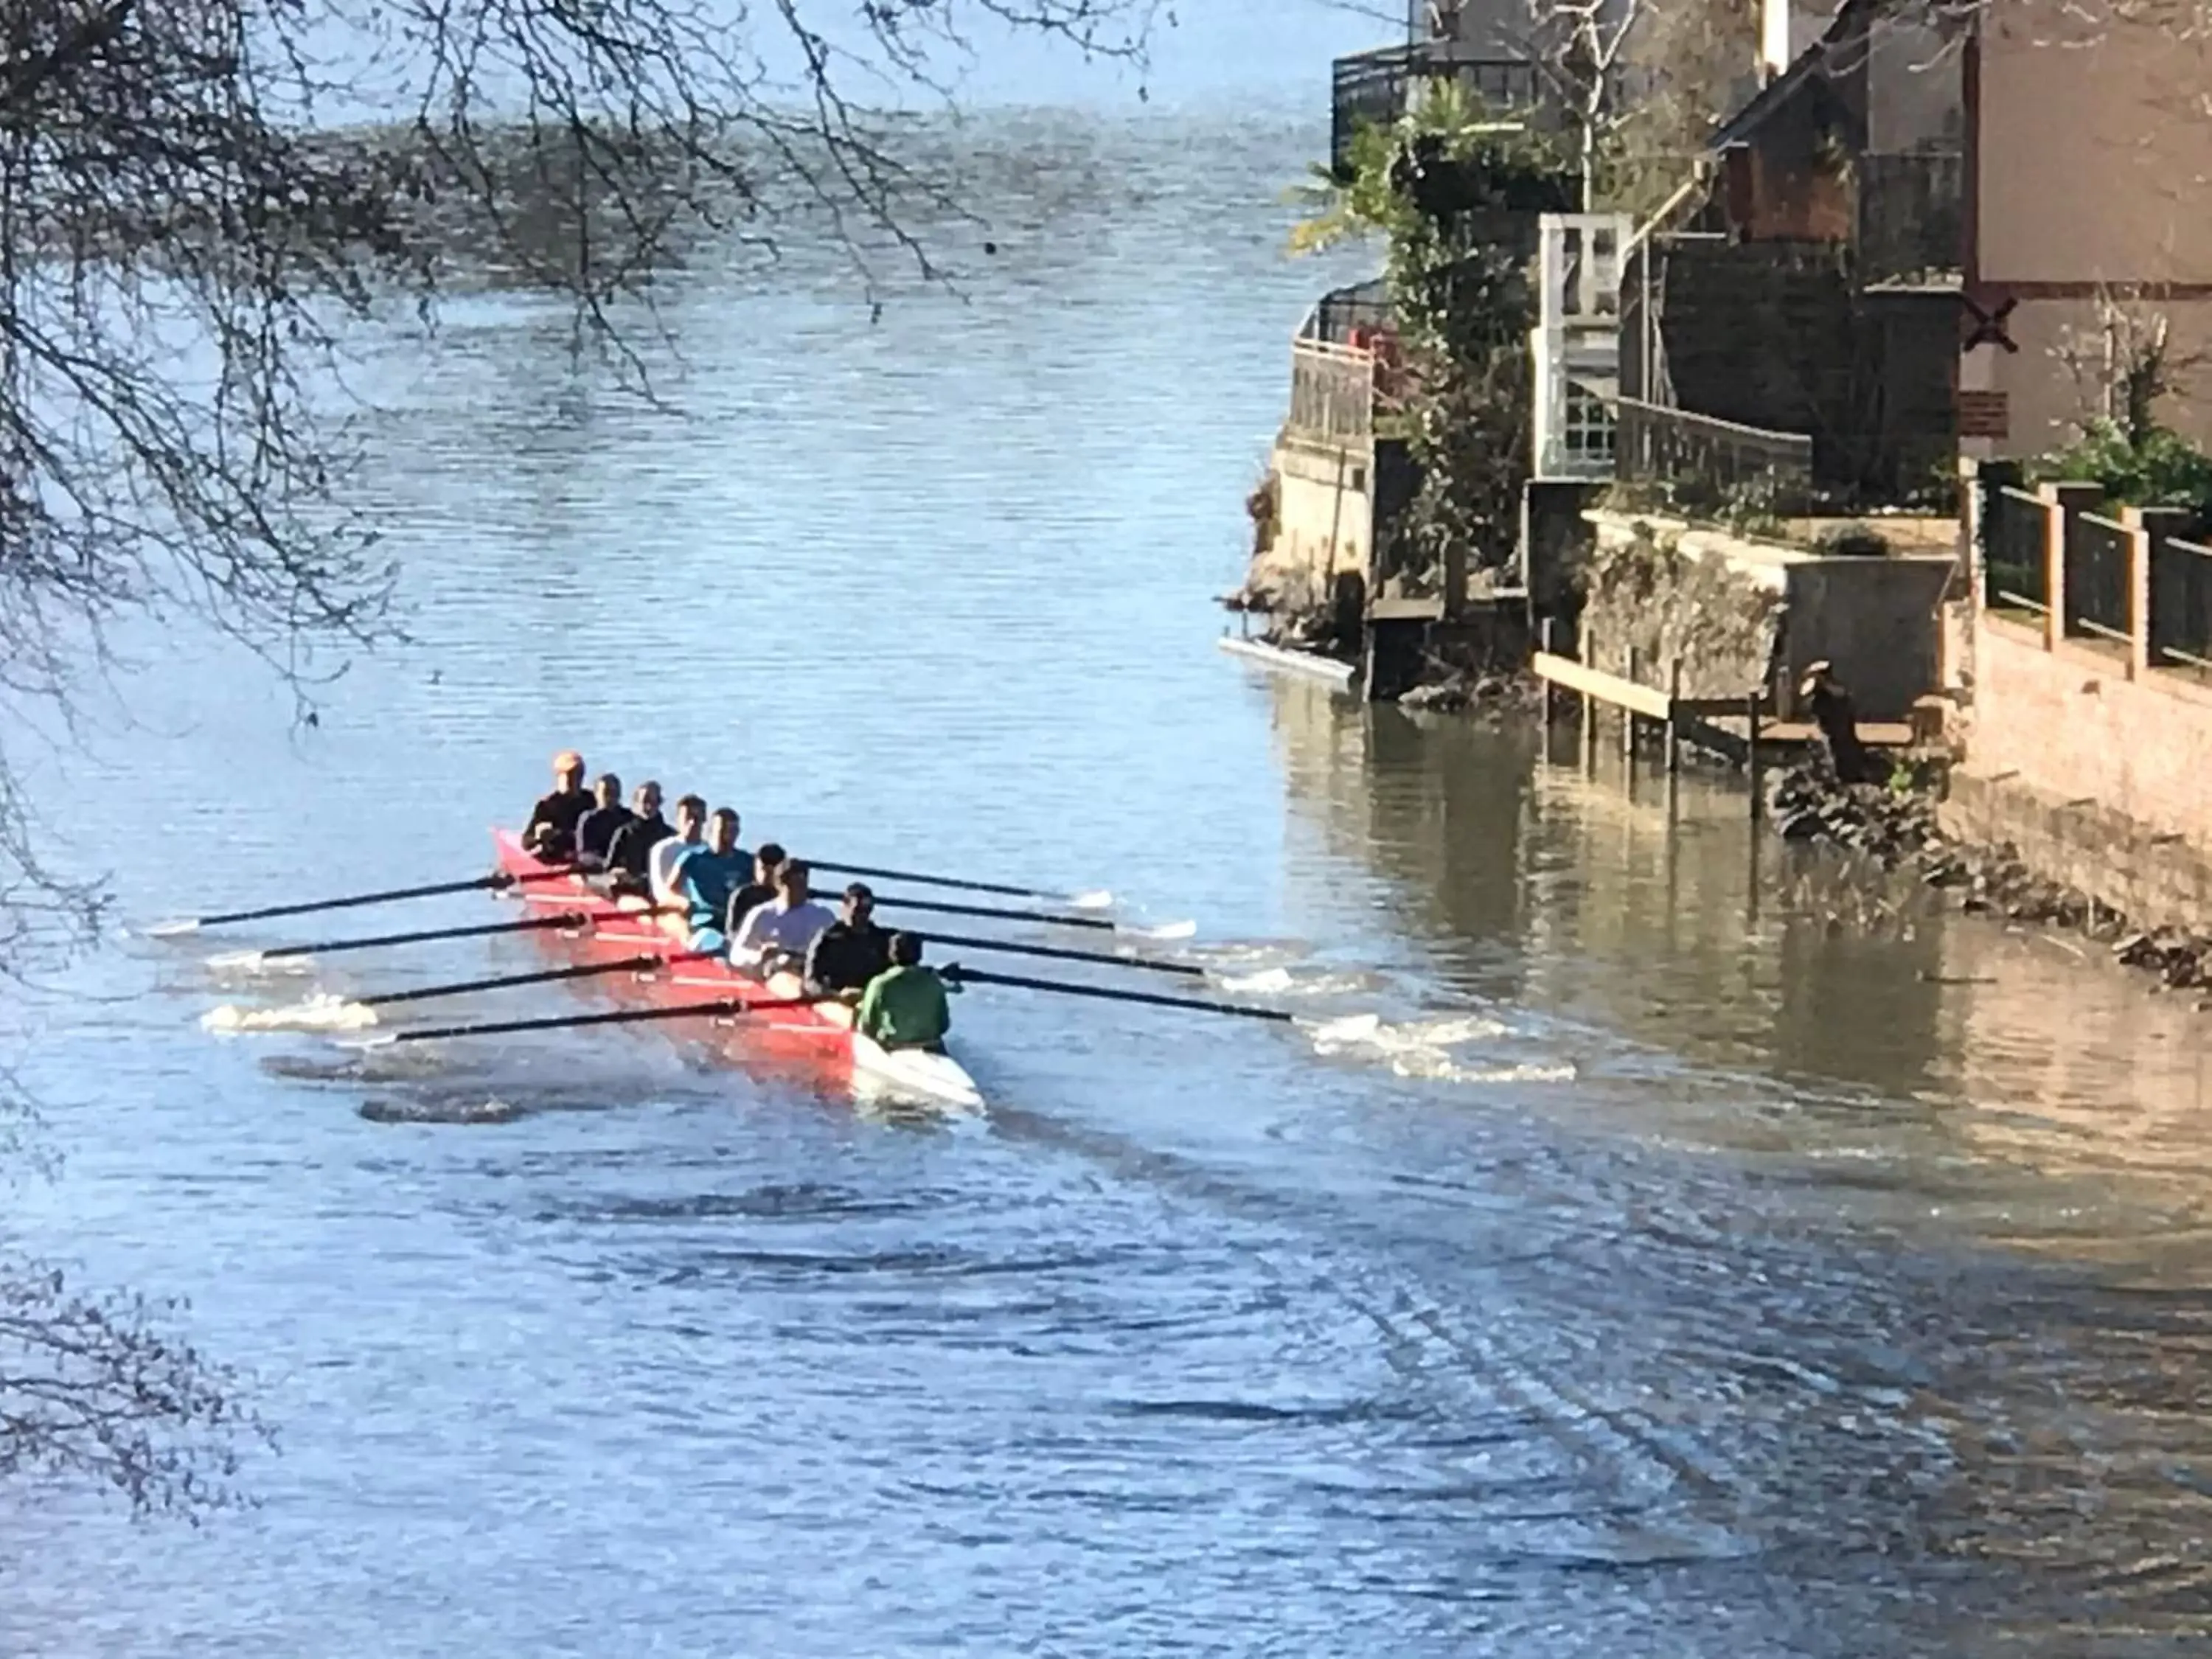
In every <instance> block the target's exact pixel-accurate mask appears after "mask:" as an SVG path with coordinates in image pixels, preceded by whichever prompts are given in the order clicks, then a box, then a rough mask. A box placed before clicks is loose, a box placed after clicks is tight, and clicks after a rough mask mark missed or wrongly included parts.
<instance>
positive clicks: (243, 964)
mask: <svg viewBox="0 0 2212 1659" xmlns="http://www.w3.org/2000/svg"><path fill="white" fill-rule="evenodd" d="M590 920H591V918H590V917H589V916H587V915H584V914H583V913H582V912H581V911H576V910H569V911H564V912H562V914H561V915H557V916H532V917H530V918H528V919H527V920H526V921H483V922H477V923H475V924H473V925H471V926H470V927H427V928H418V929H417V930H416V931H415V932H413V933H371V934H368V935H367V936H366V937H364V938H361V939H313V940H310V941H309V942H308V943H307V944H305V945H270V947H269V948H268V949H267V950H266V951H225V952H223V953H222V955H220V956H213V957H209V958H208V966H209V967H210V968H252V967H257V966H258V965H259V964H260V963H264V962H280V961H283V960H285V959H287V958H289V957H326V956H336V955H337V954H338V952H340V951H377V950H381V949H383V948H384V947H385V946H386V945H427V944H428V943H430V942H431V941H432V940H434V939H485V938H489V937H490V936H492V935H494V934H497V933H537V932H538V931H540V930H542V929H544V928H548V927H579V926H580V925H582V924H584V923H586V922H588V921H590Z"/></svg>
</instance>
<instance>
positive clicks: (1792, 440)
mask: <svg viewBox="0 0 2212 1659" xmlns="http://www.w3.org/2000/svg"><path fill="white" fill-rule="evenodd" d="M1613 402H1614V407H1615V408H1616V409H1617V410H1618V411H1619V415H1620V419H1619V422H1618V424H1617V425H1616V427H1615V428H1614V434H1613V456H1614V461H1615V465H1616V468H1617V471H1618V473H1619V476H1620V477H1623V478H1632V479H1646V480H1656V481H1659V482H1663V483H1678V484H1679V483H1692V484H1700V485H1704V486H1705V487H1707V488H1709V489H1713V490H1716V491H1718V492H1720V493H1722V494H1724V495H1726V494H1735V493H1739V492H1742V491H1746V490H1753V489H1757V490H1764V491H1768V492H1771V496H1772V499H1773V500H1775V501H1783V500H1784V499H1785V498H1788V497H1790V496H1793V495H1804V494H1806V493H1807V492H1808V491H1809V490H1810V489H1811V488H1812V483H1813V441H1812V439H1811V438H1809V437H1808V436H1806V435H1804V434H1803V433H1802V432H1769V431H1767V430H1766V429H1765V428H1762V427H1755V426H1743V425H1741V424H1739V423H1738V422H1735V421H1723V420H1721V419H1720V418H1718V417H1717V416H1711V415H1699V414H1695V413H1693V412H1692V411H1691V410H1686V409H1669V408H1667V407H1666V406H1664V405H1663V404H1652V403H1646V402H1644V400H1643V399H1641V398H1616V399H1614V400H1613Z"/></svg>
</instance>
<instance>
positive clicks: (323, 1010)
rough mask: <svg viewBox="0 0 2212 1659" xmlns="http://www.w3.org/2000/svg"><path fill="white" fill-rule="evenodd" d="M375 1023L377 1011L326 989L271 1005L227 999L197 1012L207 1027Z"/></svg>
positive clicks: (328, 1027)
mask: <svg viewBox="0 0 2212 1659" xmlns="http://www.w3.org/2000/svg"><path fill="white" fill-rule="evenodd" d="M200 1024H201V1026H202V1028H203V1029H204V1030H210V1031H359V1030H367V1029H368V1027H370V1026H372V1025H374V1024H376V1011H375V1010H374V1009H373V1008H365V1007H363V1006H362V1005H361V1004H360V1003H358V1002H354V1001H351V1000H349V999H347V998H345V997H341V996H333V995H331V994H329V993H328V992H324V993H320V994H317V995H314V996H311V997H309V998H307V1000H305V1001H304V1002H289V1003H283V1004H281V1005H279V1006H276V1007H274V1008H247V1007H241V1006H240V1005H238V1004H237V1003H234V1002H226V1003H224V1004H222V1006H220V1007H216V1008H210V1009H209V1010H208V1011H207V1012H205V1013H204V1014H202V1015H201V1016H200Z"/></svg>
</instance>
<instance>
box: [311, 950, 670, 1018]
mask: <svg viewBox="0 0 2212 1659" xmlns="http://www.w3.org/2000/svg"><path fill="white" fill-rule="evenodd" d="M713 954H714V953H713V952H712V951H684V952H683V953H682V954H680V955H678V956H672V957H671V956H663V955H661V954H660V953H659V952H658V951H651V952H647V954H645V955H642V956H635V957H623V958H622V959H621V960H620V961H619V962H586V963H580V964H579V965H577V966H575V967H572V968H538V969H532V971H531V972H529V973H526V974H495V975H492V976H491V977H490V978H489V979H464V980H457V981H454V982H453V983H452V984H450V985H425V986H422V987H419V988H417V989H416V990H412V991H383V992H380V993H379V994H376V995H375V996H373V997H358V998H356V999H355V1000H356V1001H357V1002H359V1003H360V1005H361V1006H362V1007H364V1008H388V1007H390V1006H392V1004H394V1003H399V1002H435V1001H438V1000H441V999H443V998H446V997H458V996H466V995H468V994H471V993H472V992H476V991H504V990H506V989H507V988H508V987H510V986H515V985H551V984H555V983H556V982H558V981H562V980H569V979H597V978H599V977H601V976H603V975H608V974H623V973H647V972H649V971H651V970H652V969H655V968H659V967H664V966H666V965H667V964H669V963H679V962H696V961H698V960H699V959H700V958H702V957H708V956H711V955H713Z"/></svg>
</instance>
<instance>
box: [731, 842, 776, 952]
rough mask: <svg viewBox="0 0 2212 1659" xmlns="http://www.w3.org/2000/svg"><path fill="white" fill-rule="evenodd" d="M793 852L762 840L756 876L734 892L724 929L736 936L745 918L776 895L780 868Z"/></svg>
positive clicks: (755, 863)
mask: <svg viewBox="0 0 2212 1659" xmlns="http://www.w3.org/2000/svg"><path fill="white" fill-rule="evenodd" d="M790 856H791V855H790V854H787V853H786V852H785V851H784V850H783V848H781V846H780V845H778V844H777V843H776V842H772V841H769V842H762V843H761V849H760V851H759V852H757V853H756V854H753V873H752V879H751V880H750V881H748V882H747V883H745V884H744V886H742V887H740V888H738V890H737V891H735V892H734V893H732V894H731V895H730V908H728V909H727V910H726V911H724V912H723V913H722V931H723V932H724V933H727V934H728V935H729V936H730V937H731V938H732V939H735V938H736V937H737V936H738V929H739V928H740V927H744V925H745V918H746V917H747V916H749V915H752V913H753V912H754V911H755V910H757V909H758V908H760V907H761V906H762V905H763V904H766V903H767V902H769V900H770V899H772V898H774V897H775V878H776V872H778V871H780V870H781V869H782V868H783V866H784V861H785V860H787V859H788V858H789V857H790Z"/></svg>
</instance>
